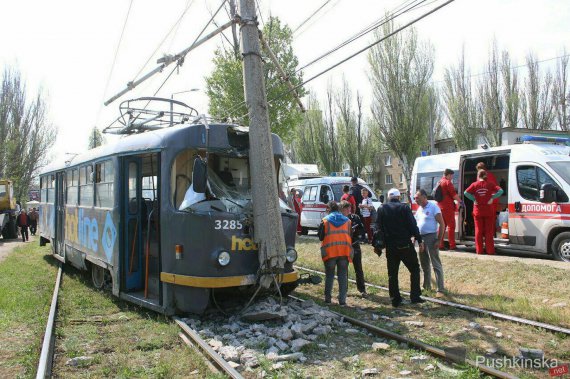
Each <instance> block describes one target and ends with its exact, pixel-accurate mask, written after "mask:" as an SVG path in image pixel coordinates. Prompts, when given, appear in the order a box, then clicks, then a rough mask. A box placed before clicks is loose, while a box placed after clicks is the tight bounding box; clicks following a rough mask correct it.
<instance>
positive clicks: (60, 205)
mask: <svg viewBox="0 0 570 379" xmlns="http://www.w3.org/2000/svg"><path fill="white" fill-rule="evenodd" d="M55 193H56V201H55V244H54V248H55V249H56V252H57V254H59V255H61V256H62V257H63V248H64V243H63V242H64V241H63V239H64V232H63V228H64V225H65V219H64V217H65V202H64V200H65V173H64V172H58V173H57V174H56V177H55Z"/></svg>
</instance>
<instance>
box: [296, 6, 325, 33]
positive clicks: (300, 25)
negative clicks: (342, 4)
mask: <svg viewBox="0 0 570 379" xmlns="http://www.w3.org/2000/svg"><path fill="white" fill-rule="evenodd" d="M331 1H332V0H326V1H325V2H324V3H323V4H322V5H321V6H320V7H318V8H317V9H316V10H315V11H314V12H313V13H311V15H310V16H309V17H307V18H306V19H305V20H304V21H302V22H301V23H300V24H299V25H298V26H297V27H296V28H295V30H293V34H295V33H296V32H297V30H299V29H301V27H303V25H305V24H306V23H307V22H308V21H309V20H310V19H311V18H313V17H314V16H315V15H316V14H317V13H319V11H320V10H321V9H323V8H324V7H325V6H326V5H327V4H328V3H330V2H331Z"/></svg>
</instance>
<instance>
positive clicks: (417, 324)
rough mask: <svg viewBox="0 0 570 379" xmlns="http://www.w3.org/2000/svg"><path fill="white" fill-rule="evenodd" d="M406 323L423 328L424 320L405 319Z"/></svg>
mask: <svg viewBox="0 0 570 379" xmlns="http://www.w3.org/2000/svg"><path fill="white" fill-rule="evenodd" d="M404 323H405V324H406V325H410V326H415V327H417V328H421V327H423V326H424V323H423V322H422V321H404Z"/></svg>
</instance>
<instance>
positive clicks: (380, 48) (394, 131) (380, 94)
mask: <svg viewBox="0 0 570 379" xmlns="http://www.w3.org/2000/svg"><path fill="white" fill-rule="evenodd" d="M393 30H394V24H393V23H392V22H390V23H386V24H384V27H383V30H382V32H380V31H376V32H375V37H376V38H378V39H379V38H380V37H381V36H382V35H387V34H389V33H391V32H392V31H393ZM433 56H434V53H433V47H432V46H431V45H429V44H427V43H419V42H418V39H417V33H416V31H415V30H414V29H413V28H412V29H409V30H408V31H407V32H401V33H398V34H396V35H394V36H392V37H390V38H389V39H387V40H386V41H384V42H383V43H381V44H378V45H375V46H374V47H373V48H372V49H371V50H370V52H369V54H368V62H369V64H370V74H369V75H370V81H371V84H372V90H373V103H372V116H373V119H374V123H375V127H376V129H377V136H378V137H379V140H378V144H379V145H385V146H386V147H387V148H388V149H389V150H391V151H392V152H393V153H394V154H395V155H396V156H398V158H399V159H400V161H401V162H402V165H403V171H404V177H405V179H406V185H407V186H408V187H407V188H410V187H409V182H410V178H411V175H412V165H413V162H414V160H415V158H416V157H417V156H418V155H419V154H420V151H421V149H422V148H424V147H425V146H426V145H427V135H428V128H429V122H430V120H429V115H430V101H429V88H430V85H429V81H430V79H431V76H432V73H433V64H434V63H433V62H434V57H433Z"/></svg>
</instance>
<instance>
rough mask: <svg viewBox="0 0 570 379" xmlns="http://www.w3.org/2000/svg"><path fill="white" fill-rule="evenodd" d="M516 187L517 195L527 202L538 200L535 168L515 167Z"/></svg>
mask: <svg viewBox="0 0 570 379" xmlns="http://www.w3.org/2000/svg"><path fill="white" fill-rule="evenodd" d="M517 186H518V188H519V194H520V195H521V196H522V197H523V198H524V199H527V200H534V201H538V200H539V196H538V195H539V192H538V180H537V178H536V167H534V166H519V167H517Z"/></svg>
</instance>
